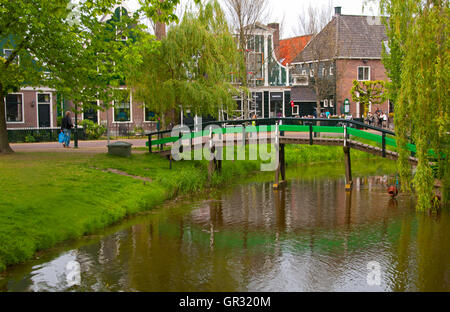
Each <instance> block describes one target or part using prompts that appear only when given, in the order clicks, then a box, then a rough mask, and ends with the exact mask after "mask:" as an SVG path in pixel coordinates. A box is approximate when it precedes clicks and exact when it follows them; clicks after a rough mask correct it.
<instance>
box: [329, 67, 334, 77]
mask: <svg viewBox="0 0 450 312" xmlns="http://www.w3.org/2000/svg"><path fill="white" fill-rule="evenodd" d="M333 75H334V72H333V66H330V76H333Z"/></svg>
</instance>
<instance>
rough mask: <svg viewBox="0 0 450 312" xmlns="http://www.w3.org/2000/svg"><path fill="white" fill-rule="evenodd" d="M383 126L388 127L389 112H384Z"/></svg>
mask: <svg viewBox="0 0 450 312" xmlns="http://www.w3.org/2000/svg"><path fill="white" fill-rule="evenodd" d="M383 124H384V125H383V126H384V127H386V128H388V114H387V112H385V113H384V114H383Z"/></svg>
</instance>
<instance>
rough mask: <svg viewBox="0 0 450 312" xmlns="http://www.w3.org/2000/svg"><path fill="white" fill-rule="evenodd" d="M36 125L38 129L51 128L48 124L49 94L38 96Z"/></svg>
mask: <svg viewBox="0 0 450 312" xmlns="http://www.w3.org/2000/svg"><path fill="white" fill-rule="evenodd" d="M37 105H38V125H39V127H40V128H41V127H51V122H50V93H39V94H38V104H37Z"/></svg>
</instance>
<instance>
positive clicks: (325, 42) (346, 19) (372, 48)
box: [290, 7, 393, 118]
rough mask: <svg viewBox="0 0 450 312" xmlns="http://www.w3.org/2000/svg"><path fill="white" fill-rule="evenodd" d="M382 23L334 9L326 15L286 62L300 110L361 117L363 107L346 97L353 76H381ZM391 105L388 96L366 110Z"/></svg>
mask: <svg viewBox="0 0 450 312" xmlns="http://www.w3.org/2000/svg"><path fill="white" fill-rule="evenodd" d="M385 42H387V35H386V31H385V26H384V25H383V24H382V23H381V21H380V20H379V18H375V17H370V16H354V15H341V8H340V7H336V8H335V15H334V17H333V18H332V20H331V21H330V22H329V23H328V24H327V25H326V26H325V27H324V28H323V29H322V30H321V31H320V32H319V33H318V34H317V35H315V36H314V37H313V38H312V39H311V41H310V42H309V43H308V44H307V45H306V47H305V49H304V50H303V51H302V52H301V53H299V55H298V56H297V57H296V58H295V59H294V61H293V62H292V64H291V65H290V66H291V70H290V72H291V73H292V76H294V77H297V79H296V81H295V85H294V86H293V90H292V95H293V97H292V100H293V101H294V103H295V104H296V105H297V104H298V105H299V107H300V111H301V112H302V115H316V106H317V102H318V101H320V112H321V113H324V112H327V111H328V112H330V114H332V115H342V114H347V115H351V116H352V117H353V118H362V117H363V115H364V113H367V112H365V108H364V107H363V106H362V105H361V104H360V103H358V102H355V101H353V100H352V96H351V89H352V86H353V81H354V80H358V81H368V80H387V78H388V77H387V74H386V70H385V68H384V66H383V64H382V61H381V53H382V47H383V43H385ZM376 110H381V111H383V112H391V111H392V110H393V107H392V105H390V103H389V101H387V102H385V103H383V104H380V105H377V106H375V105H374V106H373V107H372V105H371V106H370V107H369V109H368V111H369V112H375V111H376Z"/></svg>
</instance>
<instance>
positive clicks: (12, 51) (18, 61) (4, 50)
mask: <svg viewBox="0 0 450 312" xmlns="http://www.w3.org/2000/svg"><path fill="white" fill-rule="evenodd" d="M6 51H11V53H14V49H3V57H4V58H5V59H6ZM16 58H17V65H20V57H19V55H17V56H16ZM14 62H15V61H13V63H14ZM11 94H14V93H11Z"/></svg>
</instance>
